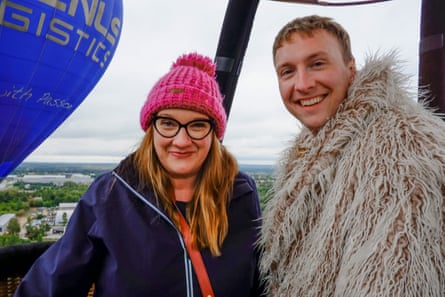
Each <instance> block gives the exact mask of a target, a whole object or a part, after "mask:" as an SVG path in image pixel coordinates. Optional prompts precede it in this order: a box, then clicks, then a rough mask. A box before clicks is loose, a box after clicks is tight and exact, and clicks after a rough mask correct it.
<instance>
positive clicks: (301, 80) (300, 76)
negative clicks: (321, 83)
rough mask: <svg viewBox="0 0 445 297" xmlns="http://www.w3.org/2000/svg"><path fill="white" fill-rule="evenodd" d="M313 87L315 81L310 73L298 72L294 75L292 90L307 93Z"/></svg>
mask: <svg viewBox="0 0 445 297" xmlns="http://www.w3.org/2000/svg"><path fill="white" fill-rule="evenodd" d="M314 86H315V80H314V78H313V77H312V75H311V74H310V73H308V72H307V71H305V70H300V71H298V72H297V73H296V74H295V78H294V89H295V91H298V92H307V91H308V90H310V89H311V88H313V87H314Z"/></svg>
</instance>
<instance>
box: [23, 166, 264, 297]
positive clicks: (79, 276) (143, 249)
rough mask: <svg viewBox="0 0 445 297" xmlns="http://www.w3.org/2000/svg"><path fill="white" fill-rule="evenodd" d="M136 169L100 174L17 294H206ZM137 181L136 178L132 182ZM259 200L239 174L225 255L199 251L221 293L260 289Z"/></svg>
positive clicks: (223, 296)
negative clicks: (92, 288)
mask: <svg viewBox="0 0 445 297" xmlns="http://www.w3.org/2000/svg"><path fill="white" fill-rule="evenodd" d="M135 176H137V175H136V174H134V173H133V174H130V175H128V176H122V174H120V175H119V174H117V173H116V171H113V172H109V173H106V174H104V175H102V176H100V177H98V178H97V179H96V180H95V181H94V182H93V183H92V184H91V186H90V188H89V189H88V190H87V191H86V192H85V194H84V195H83V196H82V198H81V199H80V201H79V203H78V206H77V208H76V209H75V211H74V212H73V215H72V217H71V219H70V221H69V223H68V225H67V228H66V232H65V234H64V235H63V236H62V238H60V239H59V240H58V241H57V242H56V243H54V244H53V245H52V246H51V247H50V248H49V249H48V250H47V251H46V252H45V253H44V254H43V255H42V256H41V257H40V258H39V259H38V260H37V261H36V262H35V263H34V265H33V266H32V268H31V269H30V271H29V272H28V273H27V275H26V276H25V278H24V279H23V281H22V283H21V284H20V286H19V288H18V289H17V291H16V293H15V295H14V296H15V297H25V296H26V297H31V296H33V297H56V296H58V297H70V296H76V297H84V296H86V295H87V292H88V290H89V288H90V286H91V284H92V283H94V284H95V290H96V291H95V296H99V297H101V296H103V297H112V296H116V297H139V296H140V297H164V296H165V297H167V296H169V297H182V296H201V292H200V289H199V285H198V282H197V279H196V275H195V274H194V272H193V268H192V266H191V262H190V260H189V258H188V256H187V252H186V249H185V245H184V242H183V240H182V237H181V235H180V233H179V232H178V230H177V229H176V228H175V227H174V225H173V224H172V222H171V221H170V219H169V218H168V217H167V216H166V215H165V214H164V212H163V211H162V209H161V208H159V207H157V206H156V205H157V203H156V200H155V198H154V194H153V192H152V191H151V190H149V189H145V190H141V191H137V190H136V189H138V183H137V181H135ZM129 180H132V181H133V182H129ZM260 215H261V210H260V204H259V199H258V194H257V191H256V186H255V182H254V180H253V179H252V178H251V177H249V176H248V175H246V174H244V173H239V174H238V176H237V177H236V180H235V184H234V190H233V198H232V199H231V201H230V205H229V207H228V216H229V231H228V235H227V237H226V239H225V241H224V244H223V246H222V255H221V256H219V257H213V256H212V255H211V254H210V252H209V250H208V249H204V250H202V251H201V253H202V256H203V260H204V262H205V265H206V267H207V272H208V274H209V277H210V280H211V283H212V286H213V289H214V291H215V294H216V296H217V297H237V296H239V297H247V296H259V290H260V286H259V281H258V270H257V261H258V257H257V256H258V255H257V251H256V249H255V242H256V241H257V239H258V236H259V227H260V223H261V222H260Z"/></svg>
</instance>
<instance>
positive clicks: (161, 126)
mask: <svg viewBox="0 0 445 297" xmlns="http://www.w3.org/2000/svg"><path fill="white" fill-rule="evenodd" d="M155 128H156V130H157V131H158V132H159V134H161V135H162V136H164V137H173V136H175V135H176V134H177V133H178V130H179V129H180V128H181V127H180V125H179V123H178V122H177V121H175V120H174V119H170V118H156V119H155Z"/></svg>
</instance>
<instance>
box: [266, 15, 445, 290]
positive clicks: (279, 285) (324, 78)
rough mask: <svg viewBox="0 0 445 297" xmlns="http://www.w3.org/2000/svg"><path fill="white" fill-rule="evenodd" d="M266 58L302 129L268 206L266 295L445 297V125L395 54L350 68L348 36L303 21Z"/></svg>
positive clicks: (329, 23)
mask: <svg viewBox="0 0 445 297" xmlns="http://www.w3.org/2000/svg"><path fill="white" fill-rule="evenodd" d="M273 58H274V66H275V69H276V73H277V77H278V84H279V89H280V94H281V97H282V100H283V103H284V105H285V106H286V108H287V110H288V111H289V112H290V113H291V114H292V115H293V116H294V117H295V118H297V119H298V120H299V121H300V122H301V123H302V125H303V127H302V130H301V132H300V133H299V134H298V135H297V136H296V138H295V140H294V141H293V143H292V144H291V146H290V147H289V148H288V149H287V150H286V151H285V153H284V154H283V156H282V159H281V161H280V168H279V170H278V172H277V178H276V182H275V184H274V187H273V190H272V192H271V197H270V199H269V201H268V202H267V204H266V206H265V211H264V221H263V227H262V238H261V241H260V243H261V245H262V247H263V256H262V260H261V270H262V273H263V276H264V277H265V279H266V283H267V289H268V292H269V296H279V297H285V296H289V297H299V296H304V297H322V296H330V297H331V296H341V297H345V296H347V297H360V296H404V297H409V296H445V210H444V206H445V200H444V193H445V123H444V122H443V121H442V120H441V119H440V118H439V117H437V116H436V115H434V113H433V112H431V111H429V110H428V109H427V108H425V106H424V105H423V104H422V103H417V102H416V99H417V98H416V97H415V95H414V94H410V93H409V91H408V90H407V87H406V85H405V83H406V81H407V78H406V76H404V75H403V74H402V73H401V72H399V70H398V68H399V64H398V61H397V60H396V54H395V53H394V52H391V53H389V54H386V55H384V56H382V57H377V56H374V57H369V58H368V59H367V61H366V63H365V65H364V67H363V68H362V69H361V70H360V71H357V70H356V66H355V62H354V57H353V55H352V53H351V46H350V41H349V36H348V33H347V32H346V31H345V30H344V29H343V28H342V27H341V26H340V25H339V24H338V23H336V22H334V21H333V20H332V19H330V18H325V17H319V16H308V17H303V18H297V19H295V20H293V21H291V22H290V23H288V24H287V25H285V26H284V27H283V28H282V30H281V31H280V32H279V33H278V35H277V37H276V39H275V42H274V46H273ZM422 96H423V95H422Z"/></svg>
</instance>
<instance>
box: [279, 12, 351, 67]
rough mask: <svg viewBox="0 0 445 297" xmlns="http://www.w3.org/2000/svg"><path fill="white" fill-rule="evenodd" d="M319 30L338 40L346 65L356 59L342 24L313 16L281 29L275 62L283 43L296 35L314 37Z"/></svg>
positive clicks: (296, 20)
mask: <svg viewBox="0 0 445 297" xmlns="http://www.w3.org/2000/svg"><path fill="white" fill-rule="evenodd" d="M317 30H326V31H327V32H329V33H331V34H332V35H333V36H334V37H336V38H337V40H338V42H339V44H340V47H341V49H342V53H343V60H344V62H345V63H348V62H350V61H351V60H352V59H354V56H353V55H352V50H351V40H350V38H349V34H348V32H347V31H346V30H345V29H344V28H343V27H342V26H341V25H340V24H338V23H337V22H335V21H334V20H333V19H331V18H329V17H321V16H317V15H311V16H306V17H302V18H296V19H293V20H292V21H290V22H289V23H287V24H286V25H285V26H284V27H283V28H281V30H280V31H279V32H278V34H277V36H276V37H275V40H274V43H273V48H272V54H273V59H274V62H275V54H276V52H277V50H278V49H279V48H280V47H281V46H282V45H283V42H285V41H289V40H290V39H291V37H292V35H293V34H294V33H298V34H305V35H307V36H312V35H313V34H314V31H317Z"/></svg>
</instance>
